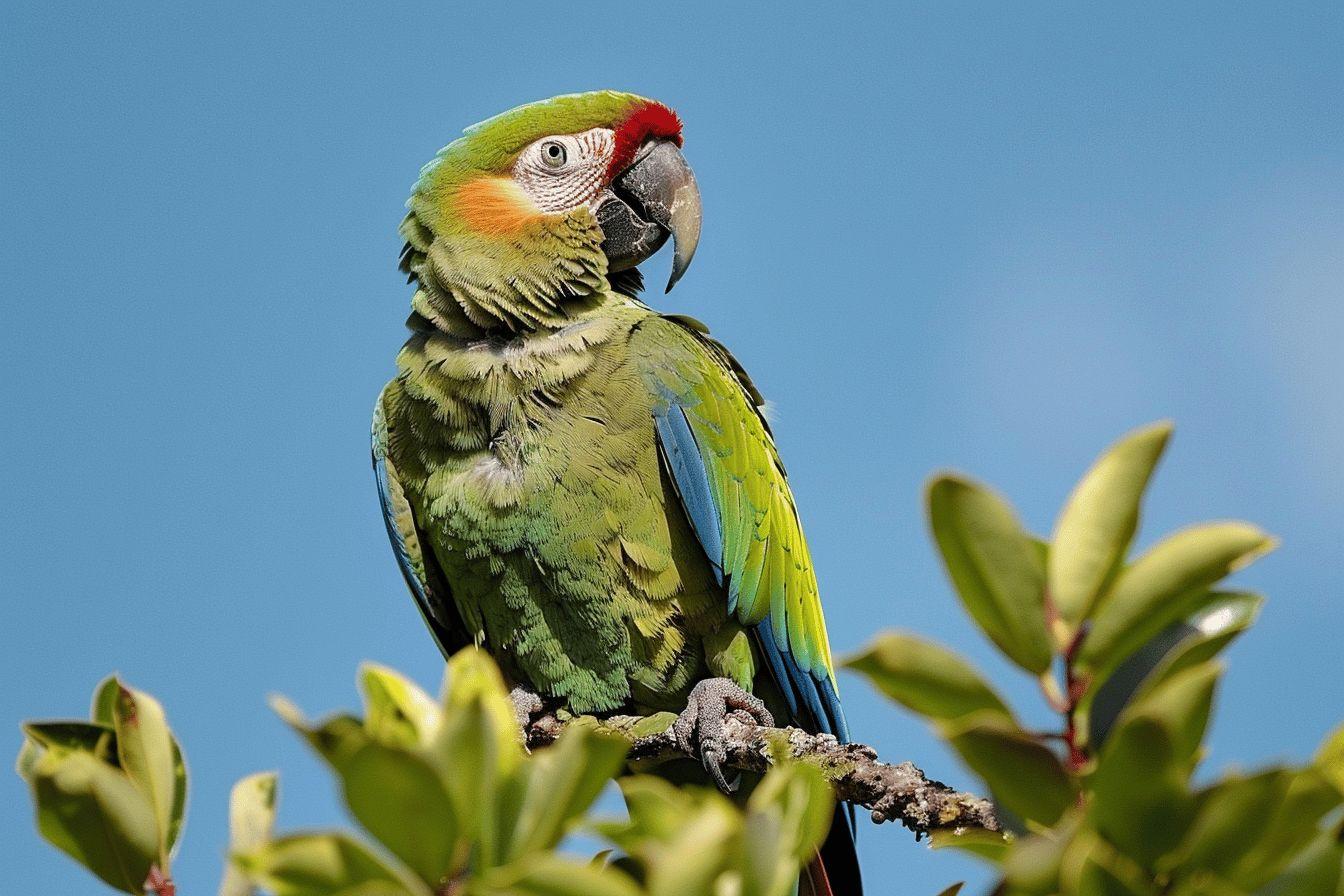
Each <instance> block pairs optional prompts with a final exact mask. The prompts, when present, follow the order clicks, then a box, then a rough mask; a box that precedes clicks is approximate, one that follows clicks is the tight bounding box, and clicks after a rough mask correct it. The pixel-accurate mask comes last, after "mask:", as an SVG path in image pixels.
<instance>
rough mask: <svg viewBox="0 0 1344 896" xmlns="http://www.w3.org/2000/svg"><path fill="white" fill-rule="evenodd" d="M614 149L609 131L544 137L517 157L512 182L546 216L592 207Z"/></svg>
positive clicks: (597, 130) (614, 144)
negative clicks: (584, 206)
mask: <svg viewBox="0 0 1344 896" xmlns="http://www.w3.org/2000/svg"><path fill="white" fill-rule="evenodd" d="M615 149H616V135H615V133H614V132H613V131H612V130H611V129H609V128H593V129H592V130H590V131H584V132H583V133H581V134H562V135H557V136H554V137H543V138H542V139H540V140H538V141H536V142H535V143H533V144H531V145H530V146H528V147H527V148H526V149H524V150H523V151H522V152H521V153H520V154H519V156H518V161H517V162H515V163H514V165H513V179H514V180H515V181H516V182H517V183H518V185H519V186H520V187H522V188H523V192H525V193H527V195H528V198H530V199H531V200H532V202H533V204H534V205H536V207H537V208H539V209H541V210H542V211H543V212H546V213H547V214H555V213H558V212H567V211H570V210H571V209H575V208H578V207H579V206H581V205H591V204H593V203H595V202H596V200H597V199H598V197H599V196H600V195H601V194H602V192H603V190H602V182H603V180H604V179H605V178H606V173H607V166H608V165H609V164H610V162H611V156H612V153H613V152H614V151H615Z"/></svg>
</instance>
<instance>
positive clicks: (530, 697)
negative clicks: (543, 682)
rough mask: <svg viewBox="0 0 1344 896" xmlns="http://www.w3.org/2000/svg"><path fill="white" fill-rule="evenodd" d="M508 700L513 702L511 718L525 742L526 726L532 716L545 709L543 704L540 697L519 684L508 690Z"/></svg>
mask: <svg viewBox="0 0 1344 896" xmlns="http://www.w3.org/2000/svg"><path fill="white" fill-rule="evenodd" d="M509 702H510V703H512V704H513V720H514V721H515V722H517V723H518V731H519V734H520V735H521V736H522V739H523V743H527V728H528V726H529V725H531V724H532V717H533V716H534V715H536V714H537V713H539V712H541V711H542V710H543V709H545V704H543V703H542V702H541V697H539V696H538V695H537V694H535V693H533V692H532V691H529V690H528V689H527V688H525V687H523V686H521V685H519V686H518V687H516V688H514V689H513V690H511V691H509Z"/></svg>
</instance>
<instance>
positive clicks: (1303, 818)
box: [1228, 766, 1340, 889]
mask: <svg viewBox="0 0 1344 896" xmlns="http://www.w3.org/2000/svg"><path fill="white" fill-rule="evenodd" d="M1339 805H1340V794H1339V791H1338V790H1336V789H1335V787H1334V785H1333V784H1331V783H1330V782H1329V781H1327V780H1326V779H1325V777H1324V776H1322V775H1321V773H1320V772H1319V771H1318V770H1317V769H1315V768H1313V767H1311V766H1308V767H1306V768H1303V769H1300V770H1299V771H1298V773H1297V774H1295V775H1293V776H1292V780H1291V781H1289V783H1288V789H1287V792H1286V793H1284V795H1283V799H1282V800H1281V801H1280V802H1279V804H1278V805H1277V806H1266V807H1264V808H1263V809H1262V811H1265V812H1267V813H1268V819H1267V821H1266V822H1265V824H1264V828H1263V833H1262V836H1260V837H1259V838H1258V839H1257V840H1256V841H1255V843H1254V844H1253V845H1252V846H1251V847H1250V848H1248V849H1247V850H1245V851H1244V852H1242V853H1241V855H1239V856H1238V857H1237V861H1236V864H1235V865H1234V866H1233V867H1232V869H1231V870H1230V871H1229V872H1228V876H1229V878H1230V879H1231V880H1233V881H1235V882H1236V883H1238V884H1240V885H1242V886H1243V887H1245V888H1246V889H1255V888H1256V887H1259V886H1261V885H1263V884H1265V883H1267V882H1268V881H1269V880H1270V879H1271V878H1273V877H1274V875H1276V874H1278V873H1279V872H1280V871H1282V870H1283V869H1284V868H1285V867H1286V866H1287V865H1288V863H1289V862H1291V861H1293V858H1294V857H1295V856H1296V855H1297V854H1298V853H1299V852H1301V851H1302V849H1303V848H1304V847H1305V846H1306V845H1307V844H1308V843H1310V842H1311V840H1312V838H1313V837H1314V836H1315V835H1316V833H1317V825H1318V824H1319V822H1320V820H1321V818H1323V817H1324V816H1325V815H1326V814H1327V813H1329V812H1332V811H1334V810H1336V809H1337V808H1338V807H1339Z"/></svg>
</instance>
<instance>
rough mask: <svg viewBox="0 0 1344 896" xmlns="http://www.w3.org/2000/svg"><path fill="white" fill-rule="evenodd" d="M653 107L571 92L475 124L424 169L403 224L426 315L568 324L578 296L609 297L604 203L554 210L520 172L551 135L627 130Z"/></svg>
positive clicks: (466, 322)
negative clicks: (537, 200) (536, 198)
mask: <svg viewBox="0 0 1344 896" xmlns="http://www.w3.org/2000/svg"><path fill="white" fill-rule="evenodd" d="M649 107H654V108H657V109H664V107H662V106H660V105H658V104H657V103H654V102H652V101H650V100H647V99H645V98H643V97H640V96H636V95H635V94H630V93H620V92H617V91H613V90H599V91H594V92H591V93H576V94H567V95H565V96H558V97H554V98H552V99H549V100H543V101H541V102H536V103H528V104H527V105H523V106H519V107H517V108H515V109H511V110H510V111H508V112H504V113H502V114H500V115H496V116H495V117H493V118H490V119H487V120H486V121H483V122H481V123H479V124H476V125H472V126H471V127H469V128H467V129H466V131H465V132H464V133H463V135H462V136H461V137H459V138H458V139H457V140H454V141H453V142H452V143H450V144H448V145H447V146H445V147H444V148H443V149H441V150H440V151H439V153H438V154H437V155H436V156H435V157H434V159H433V160H432V161H431V162H430V163H429V164H427V165H425V167H424V168H423V169H422V170H421V172H420V178H419V180H417V181H416V184H415V188H414V190H413V191H412V193H411V198H410V199H409V200H408V201H407V203H406V205H407V208H408V209H409V210H410V211H409V214H408V215H407V216H406V218H405V220H404V221H403V222H402V225H401V233H402V235H403V236H404V237H405V238H406V243H407V245H406V250H405V254H404V255H403V261H402V267H403V270H405V271H406V273H408V274H409V275H410V276H411V278H412V280H415V281H417V282H418V284H419V286H420V289H419V290H418V291H417V293H416V297H415V300H414V306H415V310H416V311H417V312H418V313H419V315H420V316H421V317H422V318H423V319H426V320H427V321H428V322H430V323H431V324H434V325H435V326H437V327H438V328H439V329H444V330H448V331H450V332H460V333H464V334H467V333H471V331H482V330H484V331H490V330H495V329H505V330H511V331H516V330H523V329H533V328H536V327H547V326H561V325H563V324H564V323H565V322H567V321H568V320H569V319H570V318H571V317H572V314H573V312H574V311H575V310H576V309H575V308H574V307H573V306H574V304H575V303H578V304H579V305H580V306H584V305H591V304H592V303H593V302H594V301H597V300H599V299H600V296H601V295H602V294H603V293H605V292H607V289H608V286H609V283H608V281H607V259H606V257H605V255H604V254H603V252H602V250H601V243H602V230H601V228H600V227H599V226H598V224H597V220H596V217H595V216H594V214H593V212H592V210H591V209H590V208H589V207H588V206H587V205H583V204H580V205H578V206H576V207H573V208H569V209H565V210H563V211H559V212H545V211H543V210H542V209H539V208H538V207H537V206H536V205H535V204H534V203H532V202H531V201H530V200H529V197H528V196H527V194H526V193H525V192H524V191H523V189H522V188H521V187H520V186H519V185H518V184H517V183H515V182H514V181H513V180H512V179H511V174H512V171H513V168H514V165H515V163H516V162H517V160H518V158H519V155H520V153H522V152H523V151H524V150H526V149H527V148H528V147H529V146H531V145H532V144H534V143H536V142H537V141H539V140H541V139H543V138H545V137H548V136H556V135H572V134H580V133H583V132H586V131H589V130H591V129H594V128H608V129H611V130H612V131H613V133H615V132H619V131H620V129H621V127H622V124H623V123H625V122H628V121H630V120H631V119H632V116H635V115H637V114H638V112H639V111H640V110H641V109H646V108H649ZM664 111H666V110H664ZM666 114H668V115H671V113H670V112H667V113H666ZM579 310H581V308H580V309H579Z"/></svg>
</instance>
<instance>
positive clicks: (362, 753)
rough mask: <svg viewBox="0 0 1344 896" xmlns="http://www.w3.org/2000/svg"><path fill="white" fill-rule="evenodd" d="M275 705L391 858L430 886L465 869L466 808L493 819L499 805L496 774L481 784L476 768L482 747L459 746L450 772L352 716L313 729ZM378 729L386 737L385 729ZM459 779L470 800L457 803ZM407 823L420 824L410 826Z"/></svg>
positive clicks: (472, 814)
mask: <svg viewBox="0 0 1344 896" xmlns="http://www.w3.org/2000/svg"><path fill="white" fill-rule="evenodd" d="M272 704H273V706H274V707H275V709H276V711H277V712H278V713H279V714H280V715H281V717H282V718H284V719H285V721H286V722H288V723H289V725H290V726H291V727H293V728H294V729H295V730H296V731H298V732H299V733H300V734H301V735H303V736H304V738H305V739H307V740H308V742H309V743H310V744H312V746H313V748H314V749H315V750H317V751H318V753H319V754H321V756H322V758H323V759H325V760H326V761H327V763H328V765H330V766H331V768H332V770H333V771H334V772H335V773H336V775H337V776H338V777H339V778H340V780H341V788H342V792H343V794H344V796H345V802H346V805H347V806H348V807H349V808H350V812H351V814H352V815H354V816H355V819H356V820H357V821H358V822H359V823H360V824H361V825H363V827H364V829H365V830H366V831H368V832H369V833H370V834H372V835H373V836H374V838H376V839H377V840H378V841H379V842H381V843H382V844H383V845H384V846H386V847H387V848H388V850H389V851H390V852H392V854H393V855H395V856H397V857H398V858H399V859H401V860H402V861H403V862H405V863H406V865H407V866H408V867H409V868H410V869H411V870H412V871H414V872H415V873H416V874H418V875H419V876H420V877H421V879H423V880H425V881H427V882H428V883H430V884H434V883H436V882H437V881H438V880H439V879H440V878H441V877H442V876H444V875H445V874H446V875H449V876H451V875H452V874H454V873H456V872H457V871H459V870H460V868H461V865H462V864H463V863H464V862H465V861H466V859H467V849H466V848H464V846H463V843H462V841H463V840H464V839H469V838H470V836H471V835H470V832H469V831H466V830H463V829H462V825H461V824H460V823H459V819H460V818H461V817H462V815H461V811H462V809H463V807H466V813H467V816H468V817H469V818H476V817H482V816H487V815H491V816H492V811H491V810H492V807H493V805H494V803H493V800H494V793H493V792H492V782H493V781H494V780H495V779H494V777H493V776H488V777H487V778H485V779H482V777H481V773H480V772H479V770H478V769H476V768H475V767H474V765H473V763H474V762H476V761H479V759H480V753H481V748H480V747H479V746H475V747H473V746H470V745H468V744H466V743H458V744H457V745H456V746H455V747H454V750H453V752H451V753H449V754H447V759H448V760H449V761H450V763H451V764H450V765H449V766H448V767H446V768H444V767H440V766H439V765H438V764H437V763H433V762H432V761H431V758H430V757H428V756H427V755H424V754H421V753H419V752H416V751H414V750H412V749H408V748H405V747H400V746H395V745H391V744H387V743H384V742H382V741H380V740H376V739H374V737H373V735H372V734H371V732H370V731H369V730H368V729H367V728H365V727H364V726H363V725H361V724H359V722H358V721H357V720H355V719H352V718H350V717H348V716H334V717H332V718H330V719H328V720H326V721H325V722H323V723H321V724H320V725H318V726H315V727H314V726H310V725H308V723H307V722H305V721H304V719H303V717H302V715H301V714H300V713H299V712H298V710H297V709H295V708H294V707H293V706H292V705H290V704H289V703H288V702H287V701H284V700H282V699H277V700H273V701H272ZM455 718H456V717H455ZM458 722H459V724H460V722H461V719H460V718H459V719H458ZM380 730H382V731H383V733H386V728H385V727H384V728H381V729H380ZM395 736H396V735H394V737H395ZM458 773H460V774H458ZM459 778H460V788H459V789H464V790H466V789H469V790H470V791H471V796H470V797H462V798H461V799H459V801H458V803H457V805H456V806H455V805H454V800H453V798H452V796H450V786H449V784H448V782H449V781H453V780H457V779H459ZM483 780H484V781H485V785H486V786H485V787H484V788H482V786H481V785H482V781H483ZM408 818H413V819H415V823H414V824H407V821H406V820H407V819H408Z"/></svg>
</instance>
